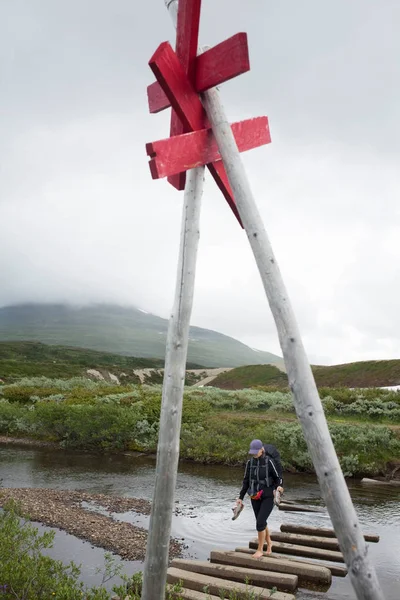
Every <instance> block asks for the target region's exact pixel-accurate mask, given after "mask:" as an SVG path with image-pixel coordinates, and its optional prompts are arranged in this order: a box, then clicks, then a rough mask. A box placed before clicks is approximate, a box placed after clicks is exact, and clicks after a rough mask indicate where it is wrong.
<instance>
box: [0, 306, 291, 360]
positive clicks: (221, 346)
mask: <svg viewBox="0 0 400 600" xmlns="http://www.w3.org/2000/svg"><path fill="white" fill-rule="evenodd" d="M167 328H168V321H167V319H162V318H161V317H157V316H156V315H152V314H149V313H146V312H144V311H142V310H139V309H136V308H123V307H120V306H115V305H104V304H101V305H100V304H99V305H92V306H85V307H73V306H68V305H63V304H25V305H18V306H8V307H4V308H0V340H1V341H26V340H28V341H38V342H42V343H44V344H52V345H57V346H60V345H61V346H73V347H74V346H76V347H79V348H88V349H91V350H99V351H102V352H109V353H114V354H121V355H127V356H135V357H139V358H148V359H152V360H153V359H159V360H163V359H164V355H165V342H166V335H167ZM188 362H189V363H192V364H196V365H202V366H205V367H237V366H241V365H251V364H265V363H274V364H277V363H282V359H281V358H280V357H279V356H276V355H274V354H270V353H269V352H261V351H257V350H253V349H252V348H249V346H246V345H245V344H242V343H241V342H239V341H238V340H236V339H234V338H231V337H229V336H226V335H223V334H221V333H218V332H216V331H212V330H209V329H202V328H201V327H191V328H190V342H189V352H188Z"/></svg>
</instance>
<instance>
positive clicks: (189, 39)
mask: <svg viewBox="0 0 400 600" xmlns="http://www.w3.org/2000/svg"><path fill="white" fill-rule="evenodd" d="M200 11H201V0H184V1H181V2H179V3H178V22H177V28H176V47H175V52H176V56H177V58H178V60H179V62H180V64H181V67H182V69H183V71H184V72H185V74H186V75H187V78H188V80H189V82H190V83H191V84H192V85H193V86H194V85H195V72H196V56H197V47H198V41H199V25H200ZM187 131H190V129H189V128H188V127H187V126H186V125H185V124H184V122H183V121H182V120H181V119H180V117H179V116H178V114H177V113H176V112H175V111H174V110H173V111H172V113H171V126H170V136H171V137H172V136H175V135H181V134H182V133H185V132H187ZM168 181H169V183H170V184H171V185H173V186H174V187H175V188H176V189H177V190H184V189H185V181H186V173H185V172H182V173H177V174H176V175H172V176H171V177H168Z"/></svg>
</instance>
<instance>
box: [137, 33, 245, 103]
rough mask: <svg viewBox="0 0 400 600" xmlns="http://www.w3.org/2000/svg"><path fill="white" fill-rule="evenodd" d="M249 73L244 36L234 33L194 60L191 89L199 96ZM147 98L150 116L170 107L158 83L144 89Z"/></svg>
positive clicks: (243, 34)
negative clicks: (194, 66) (193, 79)
mask: <svg viewBox="0 0 400 600" xmlns="http://www.w3.org/2000/svg"><path fill="white" fill-rule="evenodd" d="M249 70H250V60H249V48H248V45H247V34H246V33H237V34H236V35H234V36H232V37H231V38H229V39H228V40H225V41H224V42H221V43H220V44H218V45H217V46H214V48H210V49H209V50H206V52H204V53H203V54H200V55H199V56H198V57H197V58H196V74H195V81H194V88H195V90H196V92H198V93H199V94H200V93H201V92H206V91H207V90H209V89H210V88H212V87H215V86H216V85H220V84H221V83H225V81H229V79H233V78H234V77H236V76H237V75H241V74H242V73H246V72H247V71H249ZM147 97H148V102H149V110H150V112H151V113H158V112H160V111H162V110H164V109H165V108H168V107H169V106H171V104H170V102H169V100H168V98H167V96H166V95H165V93H164V92H163V89H162V87H161V86H160V84H159V83H158V81H155V82H154V83H152V84H151V85H149V86H148V88H147Z"/></svg>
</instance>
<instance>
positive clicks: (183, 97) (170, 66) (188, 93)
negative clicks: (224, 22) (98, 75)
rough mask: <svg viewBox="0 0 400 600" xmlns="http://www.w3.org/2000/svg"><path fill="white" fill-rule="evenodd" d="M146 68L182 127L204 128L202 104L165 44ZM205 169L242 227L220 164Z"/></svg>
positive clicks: (190, 128)
mask: <svg viewBox="0 0 400 600" xmlns="http://www.w3.org/2000/svg"><path fill="white" fill-rule="evenodd" d="M149 65H150V68H151V70H152V71H153V73H154V75H155V77H156V79H157V81H159V83H160V85H161V87H162V88H163V90H164V92H165V94H166V95H167V97H168V99H169V101H170V103H171V106H172V108H173V109H174V110H175V111H176V113H177V114H178V115H179V118H180V119H181V121H182V123H183V124H184V126H185V127H187V129H189V130H191V131H195V130H198V129H204V128H206V127H207V125H208V120H207V117H206V114H205V111H204V109H203V105H202V103H201V102H200V99H199V97H198V95H197V93H196V92H195V90H194V88H193V86H192V85H191V84H190V82H189V80H188V78H187V77H186V75H185V73H184V71H183V68H182V66H181V64H180V62H179V60H178V58H177V56H176V54H175V52H174V51H173V49H172V48H171V45H170V44H169V43H168V42H163V43H162V44H160V46H159V47H158V48H157V50H156V51H155V53H154V54H153V56H152V58H151V59H150V62H149ZM207 167H208V169H209V171H210V172H211V174H212V176H213V177H214V179H215V181H216V183H217V185H218V187H219V189H220V190H221V192H222V193H223V195H224V197H225V199H226V201H227V202H228V204H229V206H230V207H231V209H232V211H233V213H234V215H235V216H236V218H237V219H238V221H239V224H240V225H241V226H242V222H241V219H240V216H239V213H238V210H237V207H236V203H235V200H234V196H233V192H232V189H231V186H230V184H229V181H228V177H227V174H226V172H225V167H224V165H223V163H222V161H218V162H216V163H209V164H208V165H207Z"/></svg>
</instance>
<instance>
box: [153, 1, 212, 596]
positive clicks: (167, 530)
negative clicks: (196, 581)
mask: <svg viewBox="0 0 400 600" xmlns="http://www.w3.org/2000/svg"><path fill="white" fill-rule="evenodd" d="M165 5H166V7H167V9H168V11H169V13H170V15H171V18H172V21H173V23H174V26H175V27H176V25H177V20H178V3H177V1H176V0H165ZM204 170H205V167H204V166H202V167H198V168H197V169H192V170H190V171H188V172H187V178H186V185H185V194H184V207H183V213H182V228H181V241H180V248H179V260H178V270H177V278H176V287H175V299H174V306H173V310H172V314H171V318H170V321H169V326H168V334H167V345H166V355H165V370H164V380H163V391H162V402H161V414H160V427H159V434H158V446H157V464H156V480H155V486H154V492H153V502H152V506H151V515H150V524H149V535H148V540H147V548H146V559H145V564H144V573H143V590H142V600H164V598H165V586H166V583H167V569H168V558H169V542H170V536H171V522H172V514H173V510H174V498H175V487H176V478H177V473H178V462H179V438H180V432H181V419H182V401H183V389H184V384H185V371H186V358H187V349H188V341H189V327H190V317H191V313H192V306H193V294H194V282H195V274H196V261H197V249H198V243H199V237H200V207H201V198H202V195H203V187H204Z"/></svg>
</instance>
